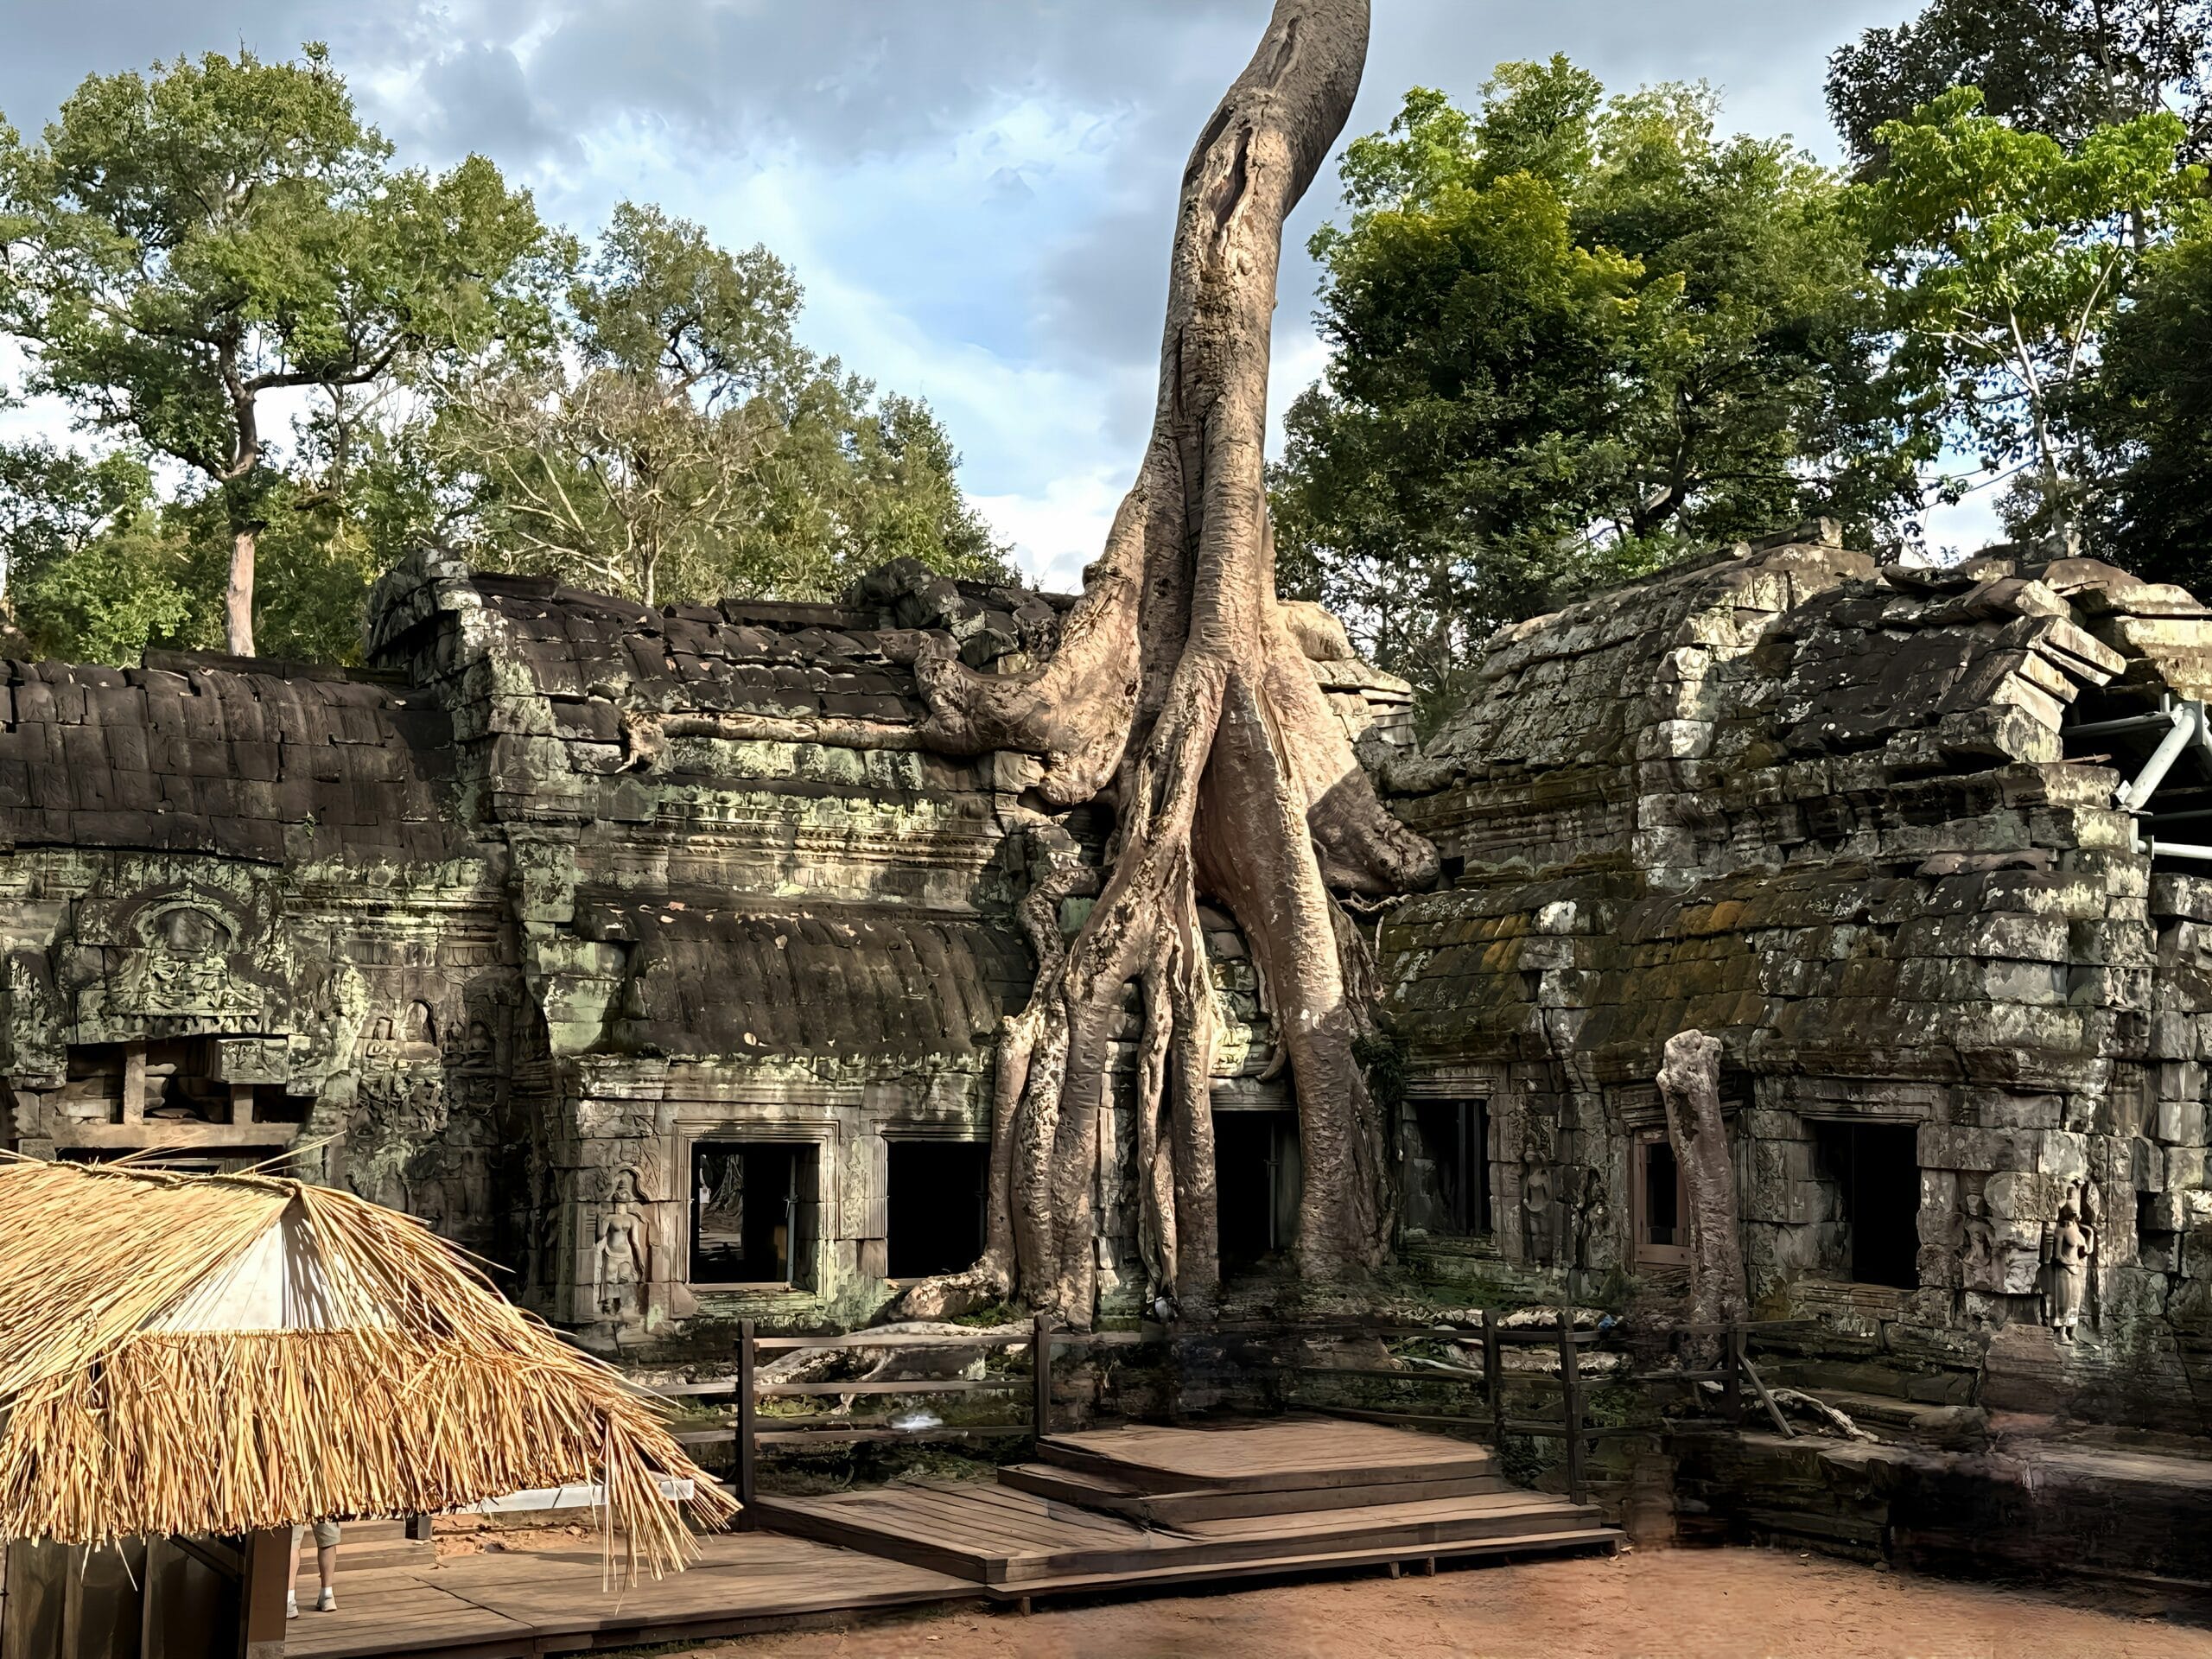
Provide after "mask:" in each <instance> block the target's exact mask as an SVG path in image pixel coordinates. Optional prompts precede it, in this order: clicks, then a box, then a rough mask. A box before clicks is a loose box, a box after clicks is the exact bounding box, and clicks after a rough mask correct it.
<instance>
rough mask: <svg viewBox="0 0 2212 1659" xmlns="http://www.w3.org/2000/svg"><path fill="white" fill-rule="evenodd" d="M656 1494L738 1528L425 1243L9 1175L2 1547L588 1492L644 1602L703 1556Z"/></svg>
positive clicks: (613, 1560)
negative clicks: (567, 1488)
mask: <svg viewBox="0 0 2212 1659" xmlns="http://www.w3.org/2000/svg"><path fill="white" fill-rule="evenodd" d="M664 1478H672V1479H675V1480H679V1481H690V1482H692V1483H694V1484H693V1486H692V1488H691V1490H692V1493H693V1496H692V1497H690V1500H689V1504H690V1510H691V1512H692V1513H693V1515H694V1516H696V1517H697V1518H698V1519H699V1520H700V1521H701V1522H703V1523H706V1524H709V1525H712V1524H717V1523H719V1522H722V1521H725V1520H727V1519H728V1517H729V1516H730V1515H731V1514H732V1513H733V1512H734V1509H735V1506H734V1504H733V1503H731V1502H730V1501H729V1500H728V1497H725V1496H724V1495H723V1493H722V1492H721V1489H720V1488H719V1487H717V1486H716V1485H715V1484H714V1483H713V1482H712V1481H711V1480H710V1479H709V1478H708V1477H707V1476H705V1475H704V1474H703V1473H702V1472H701V1471H699V1470H698V1469H697V1468H696V1467H695V1466H694V1465H693V1464H692V1463H691V1460H690V1459H689V1458H687V1457H685V1456H684V1455H683V1451H682V1449H681V1448H680V1447H679V1446H677V1443H676V1441H675V1440H674V1439H673V1438H672V1437H671V1435H670V1433H669V1432H668V1429H667V1428H666V1427H665V1426H664V1423H663V1422H662V1421H661V1419H660V1417H659V1415H658V1413H657V1412H656V1411H655V1410H654V1409H653V1408H652V1407H651V1406H649V1405H648V1404H647V1403H646V1402H644V1401H643V1400H641V1399H640V1398H639V1396H638V1395H636V1394H635V1393H633V1392H632V1391H631V1390H630V1389H627V1388H626V1387H625V1385H624V1384H623V1382H622V1380H621V1378H620V1376H618V1375H617V1374H616V1373H615V1372H614V1371H613V1370H611V1369H609V1368H608V1367H607V1366H605V1365H603V1364H601V1363H599V1362H598V1361H596V1360H594V1359H592V1358H590V1357H588V1356H586V1355H584V1354H582V1353H579V1352H578V1351H575V1349H573V1348H571V1347H570V1346H569V1345H568V1344H566V1343H563V1341H562V1340H561V1339H560V1338H558V1337H557V1336H556V1335H555V1334H554V1332H552V1331H550V1330H549V1329H548V1328H547V1327H546V1326H545V1325H543V1324H541V1323H539V1322H538V1321H537V1320H536V1319H531V1317H529V1316H528V1315H526V1314H524V1313H522V1312H520V1311H519V1310H518V1309H517V1308H516V1307H514V1306H512V1304H510V1303H509V1302H507V1301H506V1300H505V1299H504V1298H502V1297H501V1296H500V1295H499V1293H498V1292H497V1291H495V1290H494V1289H493V1287H492V1286H491V1285H490V1283H489V1282H488V1281H486V1279H485V1278H484V1277H483V1275H482V1274H480V1273H478V1272H477V1271H476V1270H475V1269H474V1268H472V1267H470V1266H469V1265H468V1264H467V1262H466V1261H465V1260H464V1259H463V1258H462V1257H461V1256H460V1255H458V1254H457V1253H456V1252H455V1251H454V1250H453V1249H451V1248H450V1247H448V1245H446V1244H445V1243H442V1241H440V1240H439V1239H438V1238H437V1237H435V1236H434V1235H433V1234H431V1233H430V1232H429V1230H427V1229H426V1228H424V1227H423V1225H422V1224H420V1223H418V1222H416V1221H413V1220H411V1219H410V1218H409V1217H405V1216H402V1215H399V1214H397V1212H395V1211H390V1210H385V1209H382V1208H380V1207H379V1206H378V1205H373V1204H370V1203H367V1202H366V1201H365V1200H363V1199H360V1198H354V1197H353V1196H352V1195H351V1194H349V1193H346V1192H337V1191H334V1190H333V1189H331V1188H328V1187H321V1186H310V1185H307V1184H305V1183H303V1182H300V1181H294V1180H282V1179H275V1178H272V1177H268V1176H262V1175H251V1174H248V1175H185V1174H177V1173H169V1172H166V1171H162V1170H158V1169H149V1168H144V1167H128V1166H124V1167H117V1166H109V1167H99V1166H83V1165H73V1164H56V1163H46V1162H41V1161H34V1160H8V1161H5V1162H0V1540H4V1539H10V1538H16V1539H27V1540H28V1539H46V1540H52V1541H56V1542H60V1543H67V1544H79V1545H92V1544H103V1543H107V1542H110V1541H114V1540H117V1539H120V1538H126V1537H133V1536H137V1535H206V1534H220V1535H241V1534H248V1533H254V1532H260V1531H264V1530H267V1529H276V1528H280V1527H287V1526H289V1525H292V1524H293V1523H295V1522H302V1521H308V1520H316V1519H321V1518H324V1517H327V1516H402V1515H412V1514H419V1513H425V1512H430V1511H436V1510H451V1509H457V1508H461V1507H462V1506H465V1505H467V1504H472V1503H481V1502H482V1501H484V1500H486V1499H487V1498H492V1497H500V1496H502V1495H505V1494H506V1493H510V1492H515V1491H524V1490H526V1489H531V1488H537V1487H546V1486H560V1485H565V1484H584V1483H594V1484H601V1485H602V1486H603V1488H604V1491H605V1494H606V1516H607V1551H608V1561H609V1565H610V1567H611V1568H618V1567H619V1570H620V1572H621V1573H622V1575H623V1576H624V1577H625V1578H626V1579H634V1578H635V1576H636V1574H637V1573H638V1572H639V1569H640V1567H643V1568H645V1569H646V1570H649V1571H651V1572H652V1573H654V1574H655V1575H656V1576H658V1574H659V1573H661V1572H662V1571H664V1569H670V1568H677V1567H682V1566H683V1563H684V1561H685V1560H687V1559H688V1558H689V1556H690V1554H693V1553H695V1551H696V1544H695V1543H694V1541H693V1539H692V1536H691V1535H690V1532H689V1531H688V1530H687V1529H685V1527H684V1525H683V1520H682V1517H681V1516H679V1515H678V1513H677V1509H676V1506H675V1504H674V1503H672V1502H671V1500H670V1499H669V1498H668V1497H665V1496H664V1493H663V1491H662V1486H661V1481H662V1480H663V1479H664ZM618 1540H619V1541H620V1542H619V1543H618Z"/></svg>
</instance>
